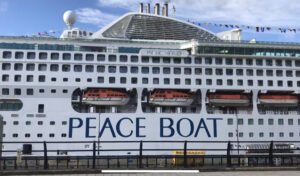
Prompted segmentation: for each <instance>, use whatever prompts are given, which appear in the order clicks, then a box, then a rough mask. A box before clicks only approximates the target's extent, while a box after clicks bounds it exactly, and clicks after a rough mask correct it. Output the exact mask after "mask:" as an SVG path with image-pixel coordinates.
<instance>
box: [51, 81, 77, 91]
mask: <svg viewBox="0 0 300 176" xmlns="http://www.w3.org/2000/svg"><path fill="white" fill-rule="evenodd" d="M76 82H77V81H76ZM51 93H56V89H51Z"/></svg>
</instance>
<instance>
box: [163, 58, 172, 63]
mask: <svg viewBox="0 0 300 176" xmlns="http://www.w3.org/2000/svg"><path fill="white" fill-rule="evenodd" d="M170 62H171V59H170V58H168V57H164V58H163V63H165V64H169V63H170Z"/></svg>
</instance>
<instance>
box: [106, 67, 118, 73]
mask: <svg viewBox="0 0 300 176" xmlns="http://www.w3.org/2000/svg"><path fill="white" fill-rule="evenodd" d="M116 70H117V68H116V66H109V67H108V72H109V73H116Z"/></svg>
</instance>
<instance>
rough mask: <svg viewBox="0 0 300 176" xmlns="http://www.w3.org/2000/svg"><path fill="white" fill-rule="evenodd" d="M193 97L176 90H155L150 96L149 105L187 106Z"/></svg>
mask: <svg viewBox="0 0 300 176" xmlns="http://www.w3.org/2000/svg"><path fill="white" fill-rule="evenodd" d="M193 100H194V98H193V96H192V95H191V94H189V93H184V92H180V91H176V90H155V91H154V93H153V94H152V95H151V96H150V100H149V103H150V104H153V105H158V106H189V105H191V104H192V103H193Z"/></svg>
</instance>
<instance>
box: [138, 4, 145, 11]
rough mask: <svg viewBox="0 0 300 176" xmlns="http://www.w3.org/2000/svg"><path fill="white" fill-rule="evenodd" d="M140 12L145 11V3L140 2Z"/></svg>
mask: <svg viewBox="0 0 300 176" xmlns="http://www.w3.org/2000/svg"><path fill="white" fill-rule="evenodd" d="M139 12H140V13H143V12H144V4H143V3H140V10H139Z"/></svg>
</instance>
